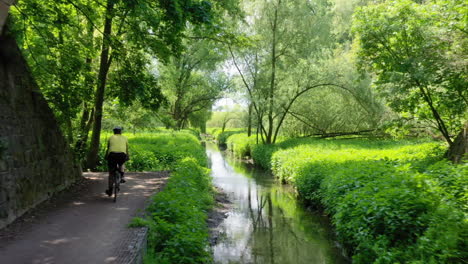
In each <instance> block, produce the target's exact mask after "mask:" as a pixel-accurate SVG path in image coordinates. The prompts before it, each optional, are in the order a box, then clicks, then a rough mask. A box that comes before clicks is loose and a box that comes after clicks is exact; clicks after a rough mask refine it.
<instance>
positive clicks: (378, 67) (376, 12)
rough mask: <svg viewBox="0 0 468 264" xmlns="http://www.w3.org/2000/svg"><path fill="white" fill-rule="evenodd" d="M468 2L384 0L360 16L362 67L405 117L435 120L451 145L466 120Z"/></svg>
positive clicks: (357, 17)
mask: <svg viewBox="0 0 468 264" xmlns="http://www.w3.org/2000/svg"><path fill="white" fill-rule="evenodd" d="M466 10H467V5H466V1H463V0H449V1H446V0H429V1H422V2H420V1H411V0H399V1H385V2H382V3H379V4H371V5H369V6H366V7H363V8H361V9H359V11H358V12H356V13H355V19H354V23H353V24H354V25H353V26H354V32H355V33H356V36H357V38H358V40H359V45H360V49H359V56H360V58H361V66H362V67H364V68H365V69H370V71H372V72H374V73H375V74H376V77H377V79H376V87H377V89H378V90H379V91H380V92H381V93H382V94H383V95H384V96H385V98H386V99H387V101H388V102H389V105H390V107H392V109H394V110H395V111H397V112H399V113H401V114H402V115H403V116H404V117H406V118H411V117H413V118H415V119H416V120H418V121H419V122H427V121H432V122H435V125H436V127H437V129H438V130H439V131H440V133H441V134H442V135H443V137H444V138H445V140H446V141H447V142H448V143H449V144H452V135H456V133H458V132H459V130H460V129H461V128H462V126H463V123H464V122H465V121H466V118H467V107H468V90H467V89H466V87H467V86H468V80H467V78H466V77H467V76H466V55H467V53H466V52H467V47H468V46H467V38H466V36H467V35H466V34H467V33H466V32H467V31H466V27H467V23H466V19H467V16H466Z"/></svg>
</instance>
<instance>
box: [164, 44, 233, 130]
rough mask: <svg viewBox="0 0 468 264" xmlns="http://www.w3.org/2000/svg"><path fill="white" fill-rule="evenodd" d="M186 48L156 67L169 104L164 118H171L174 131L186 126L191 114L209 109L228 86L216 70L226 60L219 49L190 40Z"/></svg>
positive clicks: (224, 77)
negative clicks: (164, 63) (178, 54)
mask: <svg viewBox="0 0 468 264" xmlns="http://www.w3.org/2000/svg"><path fill="white" fill-rule="evenodd" d="M187 45H188V47H189V48H188V49H187V51H185V52H183V53H182V54H181V55H180V56H178V57H172V58H171V59H170V61H169V63H167V64H166V65H163V64H160V67H159V72H160V75H161V86H162V87H163V93H164V95H165V96H166V98H167V99H168V101H169V105H168V108H167V110H163V112H164V113H163V115H166V116H170V117H171V119H172V121H170V123H168V124H167V125H168V126H170V127H173V128H174V129H182V128H184V127H185V126H186V125H188V123H187V121H188V119H189V117H190V116H191V115H193V114H195V113H197V112H199V111H203V110H209V109H211V106H212V105H213V103H214V102H215V101H216V100H217V99H219V98H220V96H221V93H222V92H223V91H225V90H226V89H228V88H229V86H230V84H229V80H228V79H227V77H226V76H225V75H224V74H223V73H222V72H220V71H218V70H217V69H218V65H219V64H220V63H221V62H222V61H223V59H224V57H225V53H224V52H223V51H222V50H221V49H219V48H217V47H215V46H214V43H212V42H210V41H207V40H196V41H191V42H190V43H188V44H187ZM164 120H170V119H167V118H164Z"/></svg>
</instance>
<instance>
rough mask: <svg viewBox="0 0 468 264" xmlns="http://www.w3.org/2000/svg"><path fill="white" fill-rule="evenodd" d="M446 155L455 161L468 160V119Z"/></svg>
mask: <svg viewBox="0 0 468 264" xmlns="http://www.w3.org/2000/svg"><path fill="white" fill-rule="evenodd" d="M445 156H446V157H447V158H448V159H450V160H451V161H453V162H454V163H461V162H466V161H468V121H467V122H465V125H464V127H463V129H462V131H460V133H459V134H458V136H457V137H456V138H455V141H454V142H453V144H452V145H451V146H450V148H449V150H448V151H447V153H446V154H445Z"/></svg>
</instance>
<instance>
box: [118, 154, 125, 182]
mask: <svg viewBox="0 0 468 264" xmlns="http://www.w3.org/2000/svg"><path fill="white" fill-rule="evenodd" d="M126 158H127V156H126V154H125V153H119V158H118V160H117V164H118V165H119V171H120V175H121V179H120V182H121V183H125V182H126V181H125V179H124V171H125V165H124V163H125V160H126Z"/></svg>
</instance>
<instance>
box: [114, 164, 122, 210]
mask: <svg viewBox="0 0 468 264" xmlns="http://www.w3.org/2000/svg"><path fill="white" fill-rule="evenodd" d="M121 178H122V175H121V174H120V171H119V170H117V171H116V172H115V177H114V203H115V202H116V201H117V192H119V191H120V179H121Z"/></svg>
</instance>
